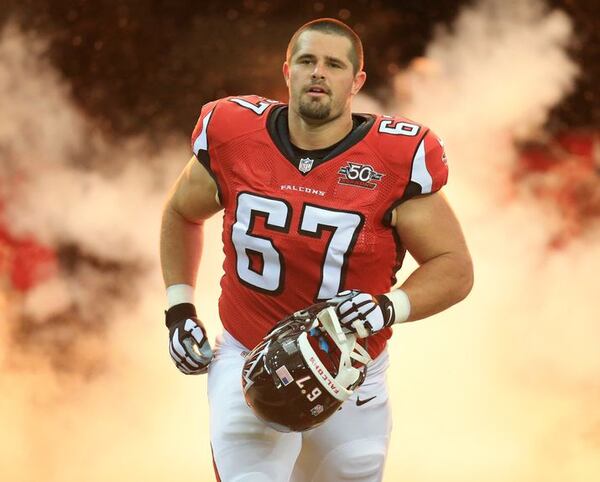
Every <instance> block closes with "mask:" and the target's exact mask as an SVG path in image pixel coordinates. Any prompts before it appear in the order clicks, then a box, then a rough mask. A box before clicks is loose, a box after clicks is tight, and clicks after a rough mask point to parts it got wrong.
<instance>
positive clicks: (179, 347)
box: [172, 328, 201, 368]
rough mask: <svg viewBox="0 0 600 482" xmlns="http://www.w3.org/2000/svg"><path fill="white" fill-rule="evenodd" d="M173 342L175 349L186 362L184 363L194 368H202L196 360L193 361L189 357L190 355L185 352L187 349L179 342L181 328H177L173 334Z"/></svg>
mask: <svg viewBox="0 0 600 482" xmlns="http://www.w3.org/2000/svg"><path fill="white" fill-rule="evenodd" d="M172 341H173V349H174V350H175V352H176V353H177V354H178V355H179V356H180V357H181V358H183V360H184V361H183V362H182V363H187V364H188V365H189V366H190V367H192V368H200V366H201V365H199V364H198V363H196V362H195V361H194V360H192V359H191V358H190V357H189V355H188V354H187V352H186V351H185V348H184V347H183V345H182V344H181V342H180V341H179V328H175V331H174V332H173V338H172Z"/></svg>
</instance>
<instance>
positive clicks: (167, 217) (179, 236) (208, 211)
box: [160, 157, 221, 287]
mask: <svg viewBox="0 0 600 482" xmlns="http://www.w3.org/2000/svg"><path fill="white" fill-rule="evenodd" d="M216 194H217V186H216V184H215V182H214V180H213V179H212V177H211V176H210V175H209V174H208V172H207V171H206V169H205V168H204V167H203V166H202V164H200V163H199V162H198V160H197V159H196V158H195V157H192V158H191V159H190V161H189V162H188V164H187V165H186V167H185V169H184V170H183V172H182V173H181V175H180V176H179V178H178V179H177V181H176V182H175V185H174V186H173V187H172V188H171V191H170V192H169V196H168V198H167V202H166V205H165V208H164V211H163V216H162V225H161V231H160V261H161V267H162V273H163V278H164V281H165V286H167V287H168V286H171V285H174V284H180V283H185V284H188V285H190V286H195V284H196V275H197V273H198V264H199V262H200V255H201V253H202V231H203V224H204V221H205V220H206V219H208V218H209V217H210V216H212V215H213V214H215V213H216V212H217V211H219V210H220V209H221V206H220V204H219V202H218V201H217V196H216Z"/></svg>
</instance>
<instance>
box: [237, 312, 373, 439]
mask: <svg viewBox="0 0 600 482" xmlns="http://www.w3.org/2000/svg"><path fill="white" fill-rule="evenodd" d="M370 361H371V358H370V357H369V354H368V353H367V351H366V350H365V348H364V347H363V346H362V345H360V344H359V343H358V341H357V338H356V336H355V335H354V334H352V333H350V334H347V333H344V331H343V330H342V327H341V326H340V323H339V321H338V318H337V316H336V313H335V309H334V308H333V307H332V306H331V304H328V303H327V302H325V303H319V304H316V305H313V306H311V307H309V308H307V309H306V310H302V311H298V312H296V313H294V314H293V315H291V316H289V317H288V318H285V319H284V320H282V321H280V322H279V323H277V324H276V325H275V326H274V327H273V329H271V331H270V332H269V333H268V334H267V335H266V336H265V337H264V339H263V341H262V342H261V343H259V344H258V345H257V346H256V347H255V348H254V349H253V350H252V351H251V352H250V353H249V354H248V355H247V356H246V359H245V362H244V367H243V369H242V387H243V391H244V396H245V399H246V403H247V404H248V405H249V406H250V408H251V409H252V410H253V411H254V413H255V414H256V416H257V417H258V418H260V419H261V420H263V421H264V422H265V423H266V424H267V425H269V426H270V427H272V428H274V429H275V430H277V431H279V432H301V431H305V430H310V429H312V428H315V427H317V426H318V425H320V424H322V423H323V422H325V420H327V419H328V418H329V417H330V416H331V415H333V414H334V413H335V412H336V411H337V410H338V408H339V407H340V406H341V405H342V403H343V402H344V401H346V400H347V399H348V398H349V397H350V395H352V393H353V391H354V390H355V389H357V388H358V387H359V386H360V384H361V383H362V382H363V381H364V379H365V376H366V369H367V367H366V365H367V363H369V362H370Z"/></svg>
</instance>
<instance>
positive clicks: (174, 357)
mask: <svg viewBox="0 0 600 482" xmlns="http://www.w3.org/2000/svg"><path fill="white" fill-rule="evenodd" d="M169 353H170V354H171V358H172V359H173V361H175V363H176V364H177V363H181V362H182V361H183V360H182V359H181V357H180V356H179V355H178V354H177V353H175V350H173V344H172V343H171V340H169Z"/></svg>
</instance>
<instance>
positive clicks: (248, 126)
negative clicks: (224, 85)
mask: <svg viewBox="0 0 600 482" xmlns="http://www.w3.org/2000/svg"><path fill="white" fill-rule="evenodd" d="M279 103H280V102H278V101H276V100H271V99H266V98H264V97H260V96H258V95H242V96H231V97H224V98H222V99H219V100H216V101H213V102H209V103H208V104H205V105H204V106H203V107H202V111H201V112H200V117H199V118H198V122H197V123H196V127H195V128H194V131H193V133H192V150H193V151H194V154H195V155H196V156H198V155H199V151H201V150H205V151H207V150H208V145H209V144H212V145H213V146H217V145H218V144H221V143H222V142H226V141H228V140H231V139H234V138H237V137H240V136H243V135H245V134H248V133H250V132H254V131H256V130H259V129H262V128H264V126H265V121H266V118H267V112H268V111H269V110H270V108H271V107H272V106H273V105H276V104H279Z"/></svg>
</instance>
